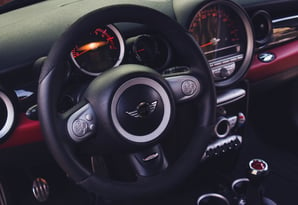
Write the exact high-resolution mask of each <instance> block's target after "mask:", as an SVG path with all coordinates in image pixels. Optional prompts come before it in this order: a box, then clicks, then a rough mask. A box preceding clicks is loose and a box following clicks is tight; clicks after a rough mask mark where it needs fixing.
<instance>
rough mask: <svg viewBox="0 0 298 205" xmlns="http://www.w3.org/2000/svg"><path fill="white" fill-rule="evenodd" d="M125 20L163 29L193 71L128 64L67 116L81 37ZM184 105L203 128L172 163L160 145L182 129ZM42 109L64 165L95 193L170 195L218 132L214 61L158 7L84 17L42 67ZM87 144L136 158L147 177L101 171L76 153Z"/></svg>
mask: <svg viewBox="0 0 298 205" xmlns="http://www.w3.org/2000/svg"><path fill="white" fill-rule="evenodd" d="M117 22H133V23H142V24H145V25H147V26H150V27H151V28H153V29H155V30H156V31H158V32H160V33H161V34H162V35H164V36H166V37H167V39H168V41H169V43H170V44H171V46H172V48H173V49H174V50H175V53H176V54H177V56H178V57H179V58H180V59H182V62H183V63H184V65H185V67H187V68H188V69H187V70H184V71H183V72H181V71H179V72H173V73H170V74H168V75H161V74H159V73H157V72H156V71H154V70H153V69H151V68H148V67H145V66H141V65H129V64H128V65H121V66H119V67H118V68H115V69H110V70H108V71H105V72H103V73H102V74H101V75H99V76H98V77H96V78H95V79H94V80H93V81H92V82H91V83H90V85H89V87H88V88H87V90H86V91H85V94H84V97H83V99H82V100H81V102H80V103H78V104H77V105H76V106H75V107H73V108H72V109H70V110H69V111H67V112H65V113H63V114H59V113H58V112H57V102H58V100H59V94H60V91H61V90H62V89H63V86H64V79H65V76H66V73H67V72H66V68H65V66H64V64H63V62H65V61H66V60H67V57H68V56H69V53H70V51H71V49H72V48H73V46H74V45H75V43H76V41H77V40H78V39H79V38H80V36H83V35H84V33H85V32H86V31H91V30H92V29H94V28H96V27H97V26H99V25H108V24H111V23H117ZM136 93H137V94H136ZM177 105H187V106H189V108H190V110H191V112H192V113H194V115H195V118H194V119H192V120H194V124H195V125H196V126H194V127H193V129H192V130H191V138H190V142H189V143H188V144H187V146H186V149H185V150H184V151H183V152H182V154H181V155H180V156H179V157H178V158H177V159H176V160H175V161H174V162H168V160H167V157H166V155H165V154H164V151H163V148H162V146H160V144H161V143H162V142H163V140H164V139H168V138H169V137H170V136H169V133H171V130H172V128H173V126H174V125H175V126H176V124H175V120H176V118H177V116H176V115H175V113H176V110H177V111H178V109H179V108H178V106H177ZM38 106H39V119H40V121H41V125H42V128H43V132H44V135H45V139H46V142H47V144H48V147H49V149H50V151H51V153H52V154H53V156H54V158H55V159H56V161H57V162H58V164H59V165H60V166H61V167H62V169H63V170H64V171H65V172H66V173H67V174H68V175H69V176H70V177H71V178H72V179H73V180H74V181H75V182H76V183H77V184H80V185H81V186H83V187H84V188H85V189H87V190H89V191H91V192H94V193H96V194H98V195H101V196H102V197H105V198H113V199H115V198H117V199H125V198H132V197H142V196H148V195H153V194H157V193H163V192H164V191H166V190H169V189H170V188H172V187H175V186H176V185H177V184H178V183H180V182H182V181H183V180H184V179H185V178H186V177H187V176H188V175H189V174H190V173H191V171H193V170H194V169H195V168H197V166H198V165H199V163H200V159H201V157H202V155H203V153H204V151H205V149H206V147H207V144H208V141H209V140H210V137H211V135H212V132H213V124H214V122H215V110H216V99H215V88H214V83H213V79H212V77H211V74H210V70H209V67H208V65H207V62H206V59H205V58H204V56H203V54H202V53H201V51H200V49H199V46H198V45H197V44H196V42H195V41H194V40H193V38H192V37H191V36H190V35H189V33H188V32H187V31H186V30H185V29H184V28H182V27H181V26H180V25H179V24H178V23H177V22H175V21H174V20H172V19H171V18H169V17H168V16H166V15H164V14H162V13H160V12H158V11H155V10H153V9H150V8H145V7H141V6H133V5H118V6H111V7H106V8H102V9H98V10H95V11H93V12H91V13H89V14H87V15H85V16H83V17H82V18H80V19H79V20H78V21H76V22H75V23H74V24H73V25H71V26H70V28H69V29H68V30H67V31H65V33H64V34H63V35H62V36H61V37H60V38H59V40H58V41H56V43H55V44H54V46H53V47H52V49H51V51H50V53H49V55H48V58H47V61H46V62H45V64H44V66H43V67H42V71H41V75H40V80H39V91H38ZM181 137H185V136H181ZM86 144H87V145H88V147H90V150H99V152H100V153H102V154H105V153H110V152H117V153H123V154H125V155H127V156H130V158H131V159H132V160H131V161H132V165H133V167H135V170H136V175H138V176H139V177H138V178H137V179H136V180H135V181H132V182H126V181H117V180H114V179H110V178H108V177H103V176H99V175H96V174H94V173H93V172H92V171H91V170H90V169H88V168H87V167H85V166H84V165H83V164H82V163H81V162H80V161H79V160H78V157H77V155H76V148H77V147H79V146H83V145H84V146H85V145H86Z"/></svg>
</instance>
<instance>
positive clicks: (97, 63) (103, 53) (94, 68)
mask: <svg viewBox="0 0 298 205" xmlns="http://www.w3.org/2000/svg"><path fill="white" fill-rule="evenodd" d="M70 55H71V58H72V60H73V62H74V64H75V65H76V66H77V67H78V68H79V69H80V70H82V71H83V72H84V73H87V74H89V75H93V76H96V75H99V74H100V73H102V72H103V71H105V70H107V69H109V68H112V67H116V66H118V65H119V64H120V63H121V61H122V59H123V56H124V42H123V38H122V37H121V35H120V32H119V31H118V30H117V29H116V27H114V26H113V25H107V26H104V27H100V28H96V29H95V30H93V31H91V32H90V33H87V34H86V36H84V37H83V38H82V39H81V40H80V41H79V42H77V44H76V46H75V47H74V48H73V49H72V51H71V54H70Z"/></svg>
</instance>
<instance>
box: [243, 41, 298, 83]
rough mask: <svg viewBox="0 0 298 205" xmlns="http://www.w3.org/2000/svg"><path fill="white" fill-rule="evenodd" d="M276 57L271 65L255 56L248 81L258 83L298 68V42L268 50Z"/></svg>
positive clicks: (247, 77) (247, 76) (248, 74)
mask: <svg viewBox="0 0 298 205" xmlns="http://www.w3.org/2000/svg"><path fill="white" fill-rule="evenodd" d="M268 51H269V52H271V53H274V54H275V55H276V59H275V60H273V61H272V62H270V63H263V62H261V61H260V60H258V58H257V55H255V56H254V59H253V62H252V65H251V67H250V69H249V71H248V73H247V75H246V79H249V80H251V81H258V80H262V79H265V78H267V77H269V76H272V75H275V74H278V73H281V72H283V71H286V70H287V69H290V68H294V67H296V66H298V40H295V41H293V42H290V43H287V44H285V45H282V46H279V47H276V48H273V49H271V50H268Z"/></svg>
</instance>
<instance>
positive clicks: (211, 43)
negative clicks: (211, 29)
mask: <svg viewBox="0 0 298 205" xmlns="http://www.w3.org/2000/svg"><path fill="white" fill-rule="evenodd" d="M213 44H214V42H209V43H205V44H203V45H201V46H200V47H201V48H204V47H206V46H210V45H213Z"/></svg>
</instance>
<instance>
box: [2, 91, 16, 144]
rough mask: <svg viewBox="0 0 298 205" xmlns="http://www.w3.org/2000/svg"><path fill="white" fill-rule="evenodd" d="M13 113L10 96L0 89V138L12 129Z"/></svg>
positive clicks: (14, 112) (14, 113)
mask: <svg viewBox="0 0 298 205" xmlns="http://www.w3.org/2000/svg"><path fill="white" fill-rule="evenodd" d="M15 115H16V111H15V106H14V104H13V102H12V100H11V98H10V97H9V96H8V95H7V94H6V93H5V92H3V91H2V90H0V140H1V139H3V138H4V137H5V136H6V135H7V134H8V133H9V132H10V131H11V130H12V128H13V125H14V123H15Z"/></svg>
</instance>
